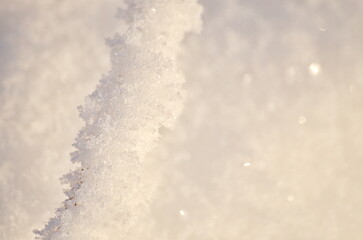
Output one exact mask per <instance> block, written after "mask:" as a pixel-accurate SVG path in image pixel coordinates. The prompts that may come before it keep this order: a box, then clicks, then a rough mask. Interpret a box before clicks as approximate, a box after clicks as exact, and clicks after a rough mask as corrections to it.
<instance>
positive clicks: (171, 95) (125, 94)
mask: <svg viewBox="0 0 363 240" xmlns="http://www.w3.org/2000/svg"><path fill="white" fill-rule="evenodd" d="M128 4H129V9H128V10H127V13H128V14H130V16H132V17H128V15H125V14H124V10H122V9H120V12H119V15H120V16H122V17H126V20H127V21H129V22H130V28H129V29H128V31H127V32H126V33H125V34H124V35H123V36H119V35H116V36H115V37H114V38H113V39H110V40H108V43H109V45H110V46H111V48H112V50H111V58H112V69H111V70H110V72H109V74H108V75H107V76H105V77H103V78H102V80H101V81H100V83H99V85H98V86H97V88H96V90H95V91H94V92H93V93H92V94H91V95H90V96H89V97H87V99H86V102H85V104H84V105H83V106H82V107H80V108H79V110H80V116H81V117H82V118H83V120H84V121H85V127H84V128H83V129H82V130H81V131H80V133H79V134H78V137H77V139H76V143H75V144H74V146H75V147H76V148H77V151H75V152H74V153H73V154H72V161H73V162H76V163H80V167H79V168H78V169H77V170H75V171H72V172H71V173H69V174H67V175H66V176H64V177H63V181H64V182H66V183H69V184H70V189H68V190H66V194H67V196H68V199H66V200H65V201H64V203H63V204H64V206H62V207H61V208H59V209H58V211H57V215H56V217H55V218H52V219H51V220H50V221H49V223H48V224H47V226H46V227H45V229H44V230H42V231H36V233H38V234H39V235H40V237H39V238H40V239H120V238H121V239H122V238H124V237H126V236H127V233H128V230H129V229H130V227H131V226H132V225H133V224H134V222H135V220H137V218H138V216H139V215H140V213H141V212H143V211H145V210H147V206H148V204H149V201H150V200H149V199H150V194H151V193H152V190H153V181H152V180H149V178H147V177H145V176H146V175H145V174H142V172H143V162H144V161H145V158H146V155H147V153H149V152H150V151H151V150H152V149H153V148H154V146H155V143H156V142H157V140H158V139H159V138H160V133H159V132H160V131H161V130H160V129H164V128H165V129H167V128H170V127H172V126H173V124H174V122H175V120H176V118H177V117H178V115H179V114H180V112H181V109H182V106H183V98H184V97H183V96H184V93H183V90H182V84H183V81H184V78H183V77H182V75H181V73H180V70H179V68H178V65H177V56H178V53H179V50H180V43H181V41H182V40H183V38H184V35H185V34H186V33H187V32H190V31H197V30H198V29H199V28H200V23H201V21H200V14H201V7H200V6H199V5H198V4H197V2H196V1H194V0H187V1H184V0H177V1H166V0H150V1H143V0H142V1H129V2H128Z"/></svg>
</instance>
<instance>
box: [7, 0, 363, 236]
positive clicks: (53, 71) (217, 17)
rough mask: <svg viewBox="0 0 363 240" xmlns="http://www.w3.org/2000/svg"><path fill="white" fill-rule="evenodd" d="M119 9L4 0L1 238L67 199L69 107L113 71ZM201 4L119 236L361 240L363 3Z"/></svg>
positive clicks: (72, 123)
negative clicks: (149, 181)
mask: <svg viewBox="0 0 363 240" xmlns="http://www.w3.org/2000/svg"><path fill="white" fill-rule="evenodd" d="M121 4H122V3H121V2H120V1H116V0H107V1H85V0H82V1H70V0H65V1H41V0H38V1H36V0H28V1H26V0H21V1H20V0H0V36H1V37H0V83H1V88H0V239H32V238H33V234H32V230H33V229H35V228H42V226H43V224H44V223H45V222H46V221H47V220H48V218H49V217H51V216H53V212H54V209H55V208H56V207H58V205H59V203H60V202H61V201H62V200H63V199H64V198H65V197H64V195H63V194H62V191H61V189H62V186H60V183H59V181H58V179H59V177H60V176H61V175H62V174H64V173H66V172H67V171H68V169H70V168H71V164H70V162H69V156H68V154H69V152H70V151H72V148H71V144H72V143H73V139H74V137H75V136H76V133H77V131H78V130H79V129H80V127H81V126H82V123H81V121H80V120H79V118H78V113H77V110H76V107H77V105H79V104H81V102H82V100H83V98H84V97H85V96H86V95H87V94H89V93H90V92H91V91H92V90H93V89H94V87H95V84H96V83H97V81H98V80H99V79H100V76H101V74H102V73H106V72H107V71H108V69H109V60H108V54H109V50H108V48H107V47H105V45H104V39H105V37H109V36H112V35H113V33H114V32H121V31H123V26H122V23H121V22H120V21H118V20H117V19H115V18H114V15H115V13H116V8H117V7H118V6H120V5H121ZM201 4H202V5H203V6H204V15H203V21H204V26H203V31H202V33H201V34H200V35H191V36H189V37H188V38H187V39H186V40H185V41H184V49H185V50H184V54H183V55H182V56H181V58H180V64H181V66H182V67H183V70H184V75H185V77H186V84H185V89H186V92H187V93H188V100H187V103H186V104H185V108H184V112H183V114H182V116H181V117H180V119H179V120H178V124H177V127H176V129H175V130H173V131H170V132H168V131H166V132H163V139H162V143H161V144H160V145H159V146H158V147H157V149H155V151H154V152H153V153H151V154H150V160H149V161H148V162H146V164H147V165H148V169H149V170H148V171H149V174H150V175H155V177H156V178H159V180H160V187H159V188H158V190H157V192H156V194H155V196H154V201H153V202H152V204H151V207H150V211H149V212H145V214H144V216H143V217H142V219H139V221H138V223H137V225H136V226H135V229H133V231H132V232H131V233H130V236H129V239H135V240H136V239H150V240H151V239H160V240H162V239H168V240H169V239H176V240H179V239H180V240H182V239H183V240H184V239H188V240H200V239H213V240H214V239H215V240H217V239H218V240H220V239H228V240H230V239H238V240H241V239H258V240H264V239H276V240H277V239H279V240H285V239H286V240H291V239H294V240H295V239H296V240H305V239H313V240H314V239H317V240H318V239H319V240H320V239H329V240H343V239H349V240H360V239H362V238H363V217H362V213H363V192H362V183H363V161H362V157H363V148H362V143H363V126H362V123H363V110H362V105H363V94H362V84H363V79H362V77H363V59H362V57H361V54H362V52H363V41H362V40H363V35H362V33H361V31H360V29H361V26H362V25H363V16H362V14H361V13H362V10H363V3H361V1H359V0H346V1H339V0H304V1H299V0H294V1H281V0H280V1H277V0H270V1H268V0H254V1H248V0H239V1H237V0H228V1H218V0H204V1H201ZM175 11H176V12H177V9H176V10H175Z"/></svg>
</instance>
